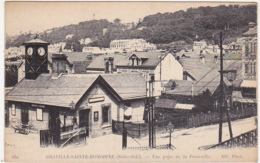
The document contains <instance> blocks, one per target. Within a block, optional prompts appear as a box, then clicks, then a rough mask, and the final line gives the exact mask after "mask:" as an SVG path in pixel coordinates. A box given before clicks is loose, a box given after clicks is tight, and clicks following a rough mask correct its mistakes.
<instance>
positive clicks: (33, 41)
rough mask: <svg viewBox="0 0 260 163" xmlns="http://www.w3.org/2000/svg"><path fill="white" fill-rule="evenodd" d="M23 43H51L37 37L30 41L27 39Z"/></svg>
mask: <svg viewBox="0 0 260 163" xmlns="http://www.w3.org/2000/svg"><path fill="white" fill-rule="evenodd" d="M23 44H24V45H26V44H48V45H49V44H50V43H48V42H46V41H43V40H40V39H37V38H36V39H32V40H30V41H27V42H25V43H23Z"/></svg>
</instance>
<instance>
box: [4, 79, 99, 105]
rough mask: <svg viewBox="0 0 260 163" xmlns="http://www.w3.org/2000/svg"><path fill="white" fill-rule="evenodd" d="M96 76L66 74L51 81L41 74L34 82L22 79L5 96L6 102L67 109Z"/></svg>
mask: <svg viewBox="0 0 260 163" xmlns="http://www.w3.org/2000/svg"><path fill="white" fill-rule="evenodd" d="M97 77H98V75H83V74H67V75H62V76H61V77H60V78H58V79H52V75H51V74H41V75H40V76H39V77H38V78H37V79H36V80H28V79H23V80H22V81H21V82H20V83H18V84H17V85H16V86H15V87H14V89H13V90H12V91H11V92H10V93H9V94H8V95H7V97H6V100H11V101H20V102H28V103H36V104H44V105H54V106H61V107H69V105H70V103H71V101H73V102H75V103H76V102H78V100H79V99H80V98H81V97H82V96H83V94H84V93H85V92H86V91H87V89H88V88H89V87H90V86H91V85H92V83H93V82H94V81H95V79H96V78H97Z"/></svg>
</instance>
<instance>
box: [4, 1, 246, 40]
mask: <svg viewBox="0 0 260 163" xmlns="http://www.w3.org/2000/svg"><path fill="white" fill-rule="evenodd" d="M221 4H225V5H229V4H238V3H234V2H232V3H224V2H221V3H219V2H169V1H168V2H167V1H166V2H6V3H5V33H6V34H8V35H17V34H19V33H20V32H29V31H30V30H31V31H32V32H43V31H44V30H47V29H51V28H53V27H62V26H65V25H70V24H78V23H79V22H82V21H88V20H93V15H94V14H95V19H107V20H108V21H111V22H112V21H113V20H114V19H115V18H119V19H121V20H122V21H121V22H122V23H127V22H138V20H139V18H144V17H145V16H148V15H152V14H156V13H158V12H160V13H165V12H175V11H179V10H184V11H186V10H187V9H188V8H191V7H192V8H197V7H199V6H218V5H221ZM243 4H245V3H241V2H240V5H243Z"/></svg>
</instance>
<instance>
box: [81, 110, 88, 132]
mask: <svg viewBox="0 0 260 163" xmlns="http://www.w3.org/2000/svg"><path fill="white" fill-rule="evenodd" d="M89 113H90V109H84V110H80V111H79V127H85V128H86V136H89V121H90V116H89Z"/></svg>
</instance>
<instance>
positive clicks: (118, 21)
mask: <svg viewBox="0 0 260 163" xmlns="http://www.w3.org/2000/svg"><path fill="white" fill-rule="evenodd" d="M113 22H114V24H120V23H121V19H118V18H116V19H115V20H114V21H113Z"/></svg>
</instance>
